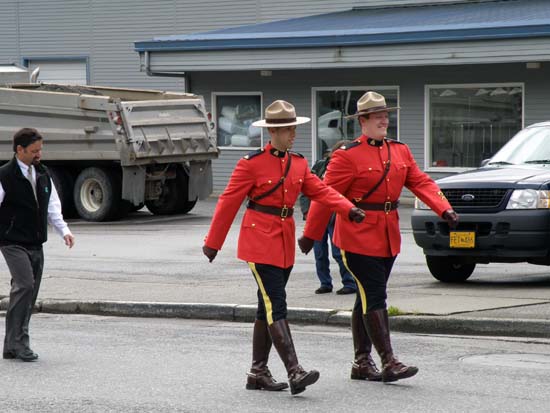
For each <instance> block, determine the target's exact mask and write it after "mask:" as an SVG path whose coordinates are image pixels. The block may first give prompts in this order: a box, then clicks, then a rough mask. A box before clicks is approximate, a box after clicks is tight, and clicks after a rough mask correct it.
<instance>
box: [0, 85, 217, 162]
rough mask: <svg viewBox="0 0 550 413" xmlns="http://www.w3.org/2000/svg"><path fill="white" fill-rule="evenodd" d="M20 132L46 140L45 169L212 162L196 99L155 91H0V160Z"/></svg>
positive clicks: (212, 144)
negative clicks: (48, 164)
mask: <svg viewBox="0 0 550 413" xmlns="http://www.w3.org/2000/svg"><path fill="white" fill-rule="evenodd" d="M21 127H33V128H36V129H38V130H39V131H40V132H41V133H42V135H43V136H44V137H45V139H46V144H47V151H45V152H44V157H43V159H44V160H45V161H47V160H49V159H52V160H83V161H97V160H120V162H121V164H122V165H123V166H133V165H143V164H148V163H172V162H185V161H189V160H207V159H213V158H216V157H217V156H218V150H217V148H216V140H215V136H214V135H213V132H212V130H211V128H210V122H209V120H208V117H207V114H206V111H205V107H204V101H203V99H202V97H200V96H196V95H192V94H185V93H172V92H162V91H155V90H139V89H121V88H108V87H94V86H64V85H51V84H44V85H42V84H20V85H11V86H10V87H6V88H0V160H7V159H9V158H11V157H12V156H13V151H12V148H11V137H12V136H13V134H14V133H15V131H17V130H18V129H20V128H21Z"/></svg>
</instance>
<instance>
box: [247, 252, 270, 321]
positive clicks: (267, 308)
mask: <svg viewBox="0 0 550 413" xmlns="http://www.w3.org/2000/svg"><path fill="white" fill-rule="evenodd" d="M248 266H249V267H250V269H251V270H252V274H254V278H256V282H257V283H258V288H259V289H260V292H261V293H262V297H263V299H264V304H265V312H266V316H267V324H268V325H271V324H273V307H272V306H271V300H270V299H269V296H268V295H267V293H266V292H265V288H264V284H263V283H262V279H261V277H260V274H258V270H257V269H256V264H254V263H253V262H249V263H248Z"/></svg>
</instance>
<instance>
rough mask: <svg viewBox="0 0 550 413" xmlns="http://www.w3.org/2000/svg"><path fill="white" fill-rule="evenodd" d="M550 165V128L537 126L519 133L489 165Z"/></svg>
mask: <svg viewBox="0 0 550 413" xmlns="http://www.w3.org/2000/svg"><path fill="white" fill-rule="evenodd" d="M525 163H527V164H550V127H548V126H536V127H531V128H526V129H523V130H522V131H520V132H518V133H517V134H516V135H515V136H514V137H513V138H512V139H511V140H510V141H509V142H508V143H507V144H506V145H504V146H503V147H502V148H501V149H500V151H498V152H497V153H496V155H495V156H493V157H492V158H491V161H490V162H489V163H488V165H510V164H525Z"/></svg>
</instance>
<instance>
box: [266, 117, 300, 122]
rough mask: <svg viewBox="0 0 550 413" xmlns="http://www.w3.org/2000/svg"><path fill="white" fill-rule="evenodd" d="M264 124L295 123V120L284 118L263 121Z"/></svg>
mask: <svg viewBox="0 0 550 413" xmlns="http://www.w3.org/2000/svg"><path fill="white" fill-rule="evenodd" d="M265 122H266V123H292V122H296V118H286V119H268V118H266V119H265Z"/></svg>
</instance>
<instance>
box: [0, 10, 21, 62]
mask: <svg viewBox="0 0 550 413" xmlns="http://www.w3.org/2000/svg"><path fill="white" fill-rule="evenodd" d="M3 3H5V4H2V5H1V7H2V12H1V13H0V63H19V62H20V60H21V57H20V55H19V50H18V44H19V39H18V38H19V30H18V26H17V4H16V3H15V2H11V1H9V2H3Z"/></svg>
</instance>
